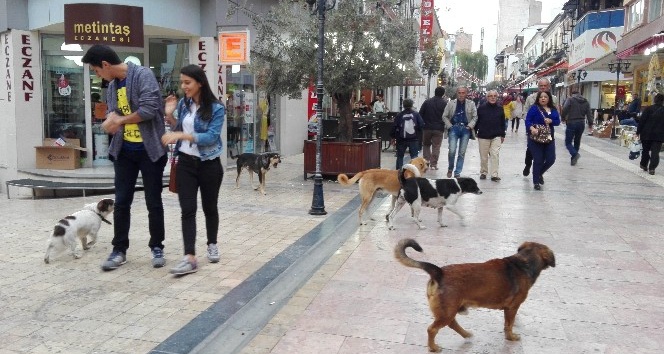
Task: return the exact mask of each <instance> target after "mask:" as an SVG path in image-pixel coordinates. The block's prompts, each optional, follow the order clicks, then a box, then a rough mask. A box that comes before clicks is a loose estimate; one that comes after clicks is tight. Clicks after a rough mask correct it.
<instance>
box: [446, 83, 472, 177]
mask: <svg viewBox="0 0 664 354" xmlns="http://www.w3.org/2000/svg"><path fill="white" fill-rule="evenodd" d="M467 95H468V88H467V87H465V86H459V87H458V88H457V92H456V96H457V97H456V99H453V100H452V101H450V102H449V103H448V104H447V106H446V107H445V112H444V113H443V121H444V122H445V129H447V136H448V141H449V143H448V152H447V160H448V164H447V177H448V178H450V177H452V175H454V177H460V176H461V171H462V170H463V162H464V158H465V156H466V148H467V147H468V140H470V135H471V131H472V129H474V128H475V124H476V123H477V108H476V107H475V102H473V101H471V100H467V99H466V96H467ZM457 154H458V155H457ZM455 160H456V163H455Z"/></svg>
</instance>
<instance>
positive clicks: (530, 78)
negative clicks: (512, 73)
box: [509, 72, 537, 89]
mask: <svg viewBox="0 0 664 354" xmlns="http://www.w3.org/2000/svg"><path fill="white" fill-rule="evenodd" d="M535 80H537V73H536V72H535V73H532V74H530V75H528V76H527V77H526V78H525V79H523V80H521V81H519V82H517V83H516V84H514V85H512V86H510V87H509V89H513V88H521V87H524V86H528V84H530V83H531V82H533V81H535Z"/></svg>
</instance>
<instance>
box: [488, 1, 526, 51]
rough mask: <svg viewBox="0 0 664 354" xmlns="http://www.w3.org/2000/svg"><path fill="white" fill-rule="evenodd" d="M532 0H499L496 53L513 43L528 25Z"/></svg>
mask: <svg viewBox="0 0 664 354" xmlns="http://www.w3.org/2000/svg"><path fill="white" fill-rule="evenodd" d="M530 2H531V0H499V2H498V34H497V36H496V53H500V51H501V50H503V49H505V47H507V46H509V45H511V44H513V42H514V36H516V35H517V34H518V33H519V32H521V30H522V29H523V28H524V27H528V20H529V16H530Z"/></svg>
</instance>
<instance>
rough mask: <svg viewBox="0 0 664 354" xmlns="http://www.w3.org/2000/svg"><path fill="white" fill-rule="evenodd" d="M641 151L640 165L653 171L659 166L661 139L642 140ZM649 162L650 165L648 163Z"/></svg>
mask: <svg viewBox="0 0 664 354" xmlns="http://www.w3.org/2000/svg"><path fill="white" fill-rule="evenodd" d="M641 144H643V152H642V153H641V166H643V167H645V168H646V169H648V170H649V171H654V170H655V169H656V168H657V166H659V152H660V150H662V142H661V141H653V140H642V141H641ZM648 163H650V165H649V164H648Z"/></svg>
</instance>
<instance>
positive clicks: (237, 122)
mask: <svg viewBox="0 0 664 354" xmlns="http://www.w3.org/2000/svg"><path fill="white" fill-rule="evenodd" d="M226 92H227V95H226V112H227V118H228V129H229V134H228V135H229V136H230V135H235V137H234V138H237V141H229V144H230V145H233V144H234V143H235V145H236V146H235V148H236V150H237V152H238V153H243V152H251V153H253V152H256V151H260V149H257V145H258V142H257V137H256V123H260V121H259V120H257V119H256V107H255V103H256V93H255V91H254V76H253V75H252V74H251V73H249V71H247V68H246V67H245V66H240V65H229V66H227V67H226ZM230 145H229V153H230V154H234V152H233V151H231V150H233V146H230Z"/></svg>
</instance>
